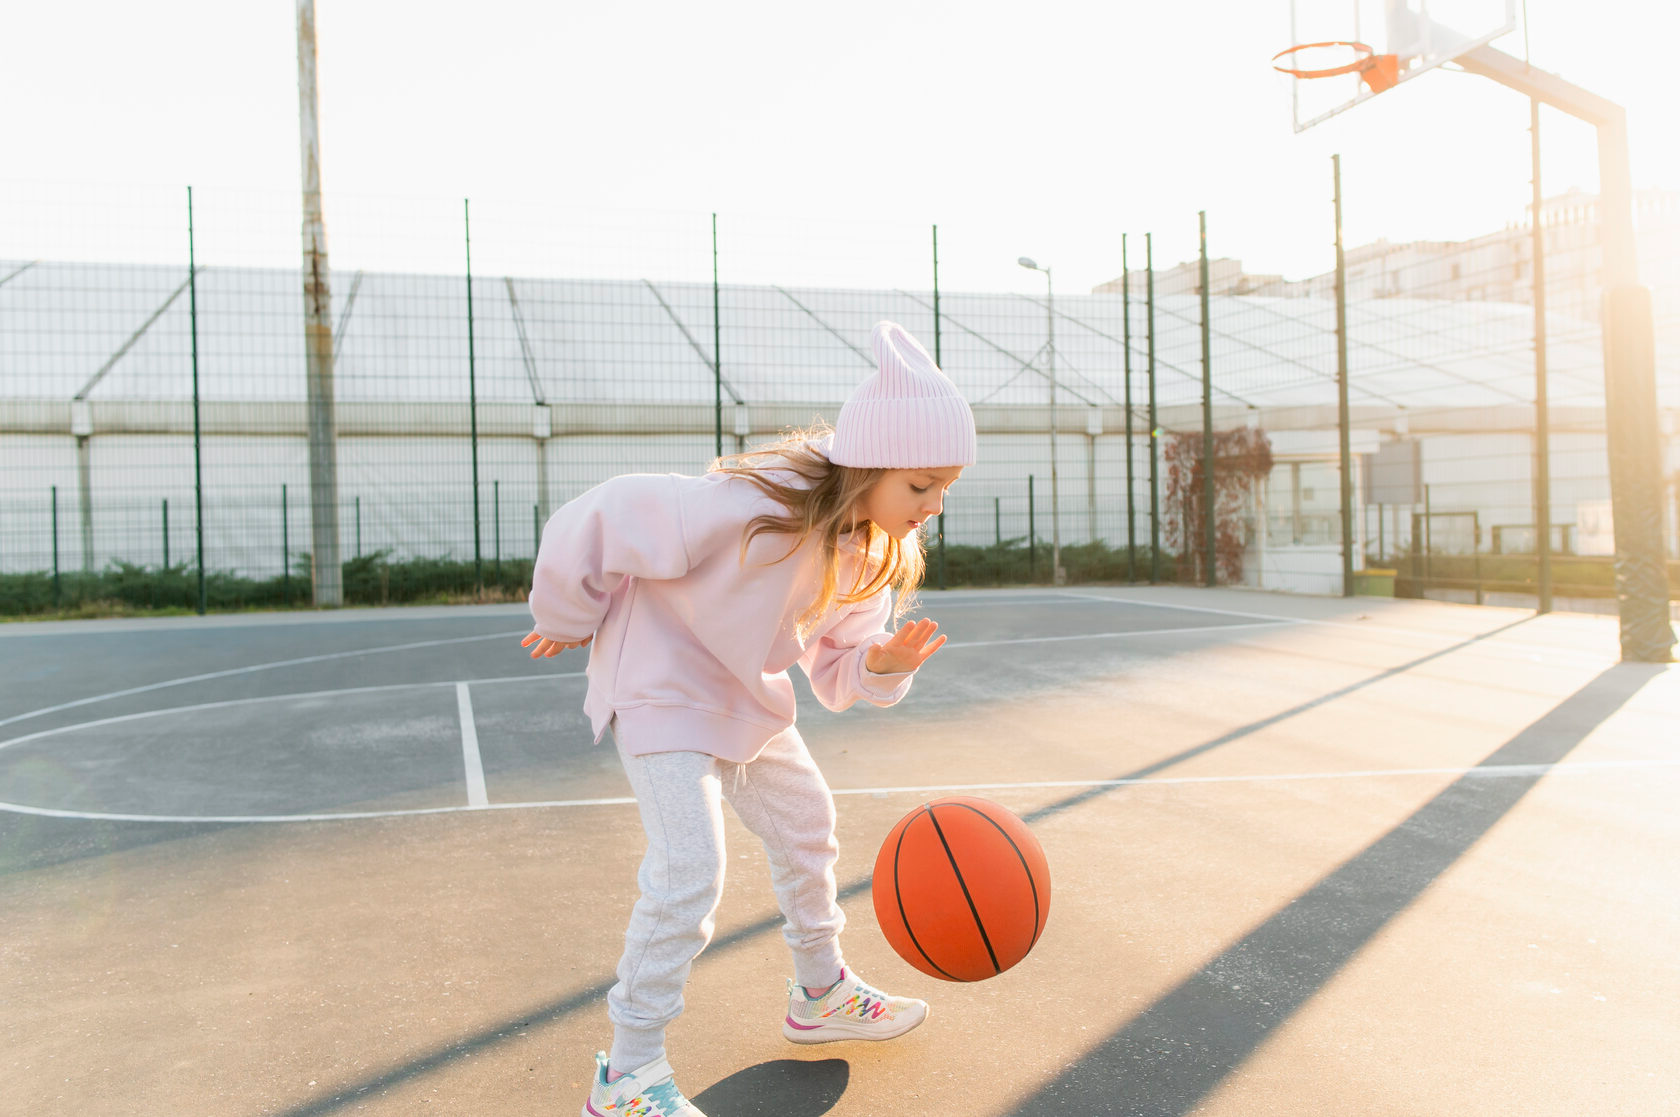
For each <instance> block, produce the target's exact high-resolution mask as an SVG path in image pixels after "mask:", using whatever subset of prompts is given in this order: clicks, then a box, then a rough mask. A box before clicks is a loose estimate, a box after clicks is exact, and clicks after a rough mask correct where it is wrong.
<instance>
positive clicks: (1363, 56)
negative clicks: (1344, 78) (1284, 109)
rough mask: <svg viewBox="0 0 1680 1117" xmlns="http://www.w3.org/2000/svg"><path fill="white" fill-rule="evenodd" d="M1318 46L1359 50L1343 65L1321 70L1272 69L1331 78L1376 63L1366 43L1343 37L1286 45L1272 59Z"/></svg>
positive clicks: (1299, 76)
mask: <svg viewBox="0 0 1680 1117" xmlns="http://www.w3.org/2000/svg"><path fill="white" fill-rule="evenodd" d="M1319 47H1349V48H1351V49H1353V50H1356V51H1359V52H1360V54H1359V57H1358V58H1355V59H1354V60H1353V61H1352V62H1349V63H1348V64H1347V65H1345V66H1331V67H1328V68H1326V69H1322V70H1300V69H1296V68H1295V67H1292V66H1273V67H1272V69H1274V70H1276V71H1277V72H1278V73H1280V74H1290V75H1292V76H1294V77H1297V78H1333V77H1336V76H1337V75H1338V74H1352V73H1357V72H1358V71H1360V70H1365V69H1369V68H1370V67H1372V66H1375V65H1376V61H1375V59H1374V56H1373V54H1372V51H1371V48H1370V46H1369V45H1368V44H1366V43H1356V42H1352V41H1351V40H1345V39H1335V40H1332V41H1330V42H1327V43H1300V44H1298V45H1296V46H1292V47H1287V48H1285V49H1283V50H1280V51H1278V52H1277V53H1276V54H1274V55H1272V61H1273V62H1276V61H1277V60H1278V59H1280V58H1282V57H1283V56H1284V55H1286V54H1294V53H1295V52H1296V51H1298V50H1314V49H1317V48H1319Z"/></svg>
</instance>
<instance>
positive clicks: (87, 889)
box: [0, 587, 1680, 1117]
mask: <svg viewBox="0 0 1680 1117" xmlns="http://www.w3.org/2000/svg"><path fill="white" fill-rule="evenodd" d="M922 609H923V612H925V613H926V615H929V616H932V617H934V618H935V619H936V620H938V621H939V622H940V623H941V625H942V629H943V631H945V632H946V633H947V634H948V635H949V637H950V641H951V642H950V644H949V645H947V647H946V648H944V649H943V650H941V651H940V652H939V653H938V654H937V655H935V656H934V658H933V659H932V660H931V661H930V662H929V663H928V664H927V665H926V666H925V667H924V668H923V670H922V672H921V674H920V676H919V677H918V679H917V681H916V684H915V686H914V688H913V689H912V691H911V693H910V695H909V697H908V698H907V699H906V700H905V701H904V702H903V703H902V704H900V705H899V706H897V707H895V708H892V709H889V710H878V709H874V708H871V707H867V706H860V707H854V708H853V709H851V710H848V711H846V712H844V713H839V714H835V713H831V712H829V711H827V710H824V709H822V708H821V707H820V706H819V705H818V704H817V703H816V702H815V700H814V699H812V698H811V697H810V693H809V689H808V688H807V687H806V686H805V683H804V680H803V678H802V677H800V676H797V674H796V686H797V687H798V688H799V692H800V694H801V704H800V721H799V725H800V729H801V730H802V732H803V733H804V735H805V737H806V740H807V741H808V743H809V744H810V747H811V750H812V752H813V754H814V755H815V756H816V758H817V760H818V761H819V763H820V764H821V765H822V767H823V769H824V772H825V773H826V775H827V777H828V779H829V781H830V783H831V784H832V786H833V788H834V790H835V793H836V801H837V803H838V807H839V814H840V843H841V854H840V864H839V870H838V872H839V878H840V887H841V896H842V901H841V902H842V905H843V907H844V908H845V909H846V912H847V915H848V919H849V923H848V927H847V930H846V932H845V937H844V940H843V941H844V943H845V947H846V953H847V957H848V961H849V962H850V963H851V965H852V966H853V967H855V969H856V970H857V971H858V972H860V973H861V974H862V975H863V976H864V977H865V978H867V979H868V980H870V981H872V982H873V983H874V984H877V985H879V986H882V987H884V988H886V989H888V990H890V991H892V992H902V993H905V994H908V995H912V996H919V997H922V998H924V999H926V1000H928V1001H929V1002H930V1003H931V1005H932V1015H931V1017H930V1019H929V1021H928V1022H927V1023H926V1024H925V1025H923V1026H922V1027H921V1028H920V1029H918V1030H917V1031H915V1032H912V1033H910V1034H909V1035H907V1036H905V1037H903V1038H901V1039H899V1040H895V1041H893V1042H890V1043H886V1044H881V1045H866V1044H857V1043H849V1044H848V1043H842V1044H834V1045H829V1046H825V1047H815V1048H801V1047H795V1046H794V1045H791V1044H788V1043H786V1042H785V1041H784V1040H783V1039H782V1038H781V1034H780V1024H781V1019H782V1015H783V1012H784V1009H785V996H786V994H785V979H786V977H788V976H789V975H790V974H791V968H790V965H789V963H788V959H787V954H786V949H785V947H784V946H783V944H782V940H781V936H780V932H779V920H778V918H777V915H776V912H775V907H774V900H773V898H772V895H771V892H770V888H769V881H768V876H767V871H766V865H765V859H764V856H763V852H762V850H761V848H759V847H758V845H757V843H756V840H755V839H753V838H752V837H751V835H749V834H748V833H747V832H746V831H745V829H744V828H743V827H741V826H740V825H739V824H738V822H736V820H735V819H734V818H733V816H730V818H729V820H728V826H729V840H730V858H731V872H730V875H729V880H728V883H727V885H726V894H725V899H724V903H723V906H722V908H721V910H720V912H719V915H718V928H717V935H716V938H715V939H714V941H713V944H712V946H711V947H710V948H709V949H708V950H707V951H706V952H705V953H704V954H703V955H702V956H701V957H700V959H699V961H698V962H697V964H696V966H695V969H694V973H693V978H692V981H691V984H690V987H689V990H688V996H687V1005H688V1007H687V1011H686V1012H685V1013H684V1015H683V1017H682V1018H681V1019H680V1020H679V1021H678V1022H677V1023H676V1024H675V1025H674V1026H673V1027H672V1029H671V1032H670V1035H669V1050H670V1055H671V1060H672V1064H673V1065H674V1066H675V1067H676V1069H677V1073H678V1083H679V1084H680V1085H681V1086H682V1087H683V1089H684V1090H685V1091H686V1092H687V1093H688V1094H689V1096H690V1097H691V1098H693V1099H694V1100H695V1101H696V1103H697V1104H698V1105H700V1106H701V1107H702V1108H703V1109H704V1110H705V1111H706V1112H707V1114H708V1115H709V1117H730V1115H742V1114H764V1115H770V1114H774V1115H777V1117H815V1115H818V1114H825V1113H833V1114H851V1115H858V1117H882V1115H886V1114H899V1113H928V1114H958V1115H963V1117H994V1115H995V1117H1006V1115H1007V1117H1026V1115H1039V1114H1043V1115H1050V1114H1081V1115H1084V1114H1105V1115H1106V1114H1150V1115H1156V1114H1159V1115H1175V1117H1176V1115H1184V1114H1191V1113H1195V1114H1212V1115H1220V1117H1252V1115H1257V1114H1280V1115H1281V1114H1289V1115H1297V1114H1309V1113H1310V1114H1360V1115H1371V1114H1395V1115H1400V1114H1406V1115H1416V1114H1442V1115H1448V1114H1450V1115H1482V1114H1524V1115H1536V1114H1548V1115H1549V1114H1556V1115H1559V1117H1563V1115H1571V1117H1573V1115H1579V1114H1592V1115H1594V1117H1598V1115H1610V1114H1639V1115H1645V1114H1661V1113H1675V1112H1680V1102H1677V1101H1676V1099H1677V1098H1680V1061H1677V1060H1676V1057H1675V1052H1676V1051H1677V1050H1680V1011H1677V1010H1676V1005H1677V1004H1680V951H1677V949H1676V944H1680V812H1677V811H1676V810H1675V809H1674V804H1675V803H1676V802H1677V801H1680V667H1674V666H1668V667H1662V666H1652V665H1638V664H1622V663H1619V662H1618V659H1617V645H1616V628H1615V621H1614V619H1613V618H1601V617H1587V616H1577V615H1561V614H1559V615H1552V616H1546V617H1535V616H1534V615H1533V614H1531V613H1528V612H1522V611H1516V610H1504V609H1495V608H1472V607H1461V606H1452V605H1443V604H1436V603H1430V602H1408V601H1393V600H1378V599H1351V600H1339V599H1320V598H1300V597H1286V596H1280V595H1273V594H1264V593H1247V592H1242V591H1234V590H1198V589H1190V588H1183V587H1160V588H1147V587H1128V588H1115V587H1092V588H1078V589H1068V590H1049V589H1022V590H999V591H989V592H979V591H974V592H967V591H965V592H952V593H938V592H928V593H925V594H924V595H923V600H922ZM527 621H528V615H527V614H526V613H525V611H524V608H523V607H522V606H491V607H483V608H454V609H406V610H383V611H374V610H368V611H356V610H347V611H344V612H340V613H335V614H313V613H309V614H303V613H300V614H281V615H272V616H257V615H240V616H228V617H211V618H184V619H169V620H140V621H109V622H81V623H65V624H57V623H55V624H12V625H5V626H0V666H3V670H0V986H3V988H4V990H5V994H4V1005H5V1008H4V1012H0V1051H3V1052H4V1054H3V1056H0V1073H3V1080H4V1088H3V1090H0V1111H4V1112H6V1113H8V1114H9V1113H18V1114H30V1115H35V1114H59V1113H62V1114H76V1115H92V1114H113V1115H115V1114H123V1115H133V1114H168V1115H178V1114H183V1115H184V1114H195V1115H197V1114H216V1115H221V1114H227V1115H247V1114H250V1115H255V1114H275V1115H282V1117H306V1115H326V1114H413V1113H419V1112H435V1113H448V1114H515V1113H560V1114H571V1113H576V1112H578V1110H579V1109H580V1108H581V1106H582V1102H583V1096H584V1091H585V1090H586V1089H587V1079H588V1075H589V1073H590V1072H591V1070H592V1068H593V1058H592V1057H593V1055H594V1053H595V1051H596V1050H597V1049H599V1048H602V1047H605V1046H606V1045H607V1044H608V1043H609V1041H610V1028H609V1025H608V1022H607V1019H606V1010H605V1004H604V996H605V993H606V990H607V988H608V987H609V986H610V985H611V983H612V980H613V968H614V966H615V964H616V962H617V958H618V951H619V947H620V945H621V943H622V936H623V931H624V925H625V922H626V919H627V917H628V914H629V910H630V907H631V905H632V903H633V902H634V900H635V872H636V865H637V862H638V861H639V859H640V856H641V852H642V848H643V839H642V831H641V826H640V823H639V821H638V818H637V813H636V809H635V806H634V803H633V802H632V800H630V798H629V791H628V785H627V784H626V782H625V780H624V777H623V774H622V772H621V771H620V769H619V766H618V762H617V758H616V755H615V754H614V752H613V751H612V749H611V748H610V746H608V745H601V746H595V745H592V743H591V741H590V736H591V735H590V732H589V729H588V726H587V724H586V722H585V720H584V718H583V716H582V712H581V705H582V699H583V694H584V687H585V680H584V678H583V668H584V664H585V662H586V656H587V651H573V652H567V653H564V654H563V655H562V656H560V657H558V658H556V659H553V660H548V661H543V662H540V663H538V662H532V661H531V660H530V659H528V658H527V657H526V655H525V654H524V652H523V651H522V649H521V648H520V647H519V644H518V642H519V638H520V637H521V636H522V635H523V634H524V633H525V632H526V631H527V630H528V623H527ZM952 793H963V794H972V795H979V796H983V797H985V798H989V799H993V800H995V801H997V802H999V803H1002V804H1003V805H1005V806H1007V807H1009V808H1011V809H1012V810H1014V811H1016V812H1017V813H1019V814H1020V815H1021V816H1022V817H1023V818H1025V819H1026V820H1027V822H1028V823H1029V825H1030V826H1031V827H1032V828H1033V830H1034V832H1035V833H1036V834H1037V835H1038V837H1039V839H1040V841H1041V842H1042V844H1043V846H1044V848H1045V851H1046V854H1047V856H1048V859H1049V864H1050V868H1051V873H1052V878H1053V898H1052V902H1051V908H1050V917H1049V924H1048V927H1047V929H1046V932H1045V935H1044V937H1043V939H1042V940H1041V941H1040V942H1039V944H1038V946H1037V947H1036V949H1035V950H1034V951H1033V953H1032V954H1031V955H1030V956H1029V957H1028V958H1027V959H1026V960H1025V961H1024V962H1022V963H1021V964H1020V965H1019V966H1017V967H1016V968H1015V969H1013V970H1010V971H1009V972H1008V973H1005V974H1003V975H1002V976H1000V977H997V978H994V979H992V980H989V981H985V982H978V983H973V984H957V983H947V982H941V981H937V980H934V979H931V978H928V977H925V976H924V975H922V974H920V973H919V972H917V971H915V970H914V969H912V968H911V967H910V966H909V965H907V964H906V963H904V962H903V961H902V960H900V959H899V958H898V957H897V956H896V955H894V954H893V953H892V951H891V949H890V948H889V947H888V945H887V944H886V942H885V940H884V939H883V938H882V936H881V933H880V930H879V928H878V926H877V924H876V921H875V915H874V910H873V907H872V904H871V900H870V892H869V874H870V870H871V868H872V866H873V863H874V858H875V853H876V850H877V848H878V847H879V845H880V843H881V841H882V839H883V838H884V837H885V836H886V834H887V833H888V831H889V830H890V829H891V828H892V826H893V824H894V823H895V822H896V821H897V820H898V819H899V818H900V817H902V816H903V815H904V814H905V813H906V812H908V811H909V810H911V809H912V808H914V807H915V806H917V805H918V804H919V803H922V802H925V801H926V800H927V799H929V798H932V797H936V796H938V795H941V794H952Z"/></svg>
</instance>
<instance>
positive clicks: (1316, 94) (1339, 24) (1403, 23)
mask: <svg viewBox="0 0 1680 1117" xmlns="http://www.w3.org/2000/svg"><path fill="white" fill-rule="evenodd" d="M1516 26H1517V0H1289V27H1288V30H1287V32H1286V34H1287V35H1288V40H1287V41H1286V42H1280V43H1279V44H1278V45H1277V46H1276V47H1273V48H1272V50H1270V51H1267V54H1268V55H1270V54H1271V53H1272V52H1273V51H1276V50H1280V49H1282V48H1284V47H1292V46H1298V45H1300V44H1304V43H1330V42H1335V43H1342V44H1345V43H1363V44H1366V45H1368V46H1369V47H1370V48H1371V53H1372V54H1373V55H1377V56H1381V55H1386V54H1392V55H1394V56H1395V58H1396V60H1397V62H1398V75H1397V78H1398V81H1399V82H1404V81H1407V80H1409V79H1411V78H1415V77H1417V76H1418V75H1419V74H1423V73H1427V72H1428V71H1430V70H1433V69H1434V68H1435V67H1437V66H1440V65H1442V64H1444V63H1447V62H1451V61H1452V60H1453V59H1454V58H1457V57H1458V56H1459V55H1461V54H1463V53H1464V52H1465V51H1468V50H1473V49H1475V48H1476V47H1479V46H1482V45H1484V44H1486V43H1490V42H1492V41H1493V40H1494V39H1497V38H1499V37H1500V36H1501V35H1505V34H1509V33H1510V32H1511V31H1514V30H1515V29H1516ZM1356 57H1357V52H1356V51H1353V50H1350V49H1348V48H1346V47H1345V46H1337V47H1321V48H1317V49H1314V50H1302V51H1300V52H1299V53H1298V54H1296V55H1295V56H1293V57H1289V56H1286V57H1285V58H1282V59H1279V60H1278V62H1279V64H1283V65H1293V66H1295V67H1297V68H1301V69H1327V68H1331V67H1336V66H1341V65H1343V64H1346V63H1348V62H1351V61H1354V60H1355V58H1356ZM1289 82H1290V85H1291V87H1292V89H1293V92H1292V94H1291V102H1292V107H1293V110H1294V119H1295V131H1297V132H1304V131H1306V130H1307V129H1308V128H1311V127H1312V126H1313V125H1315V124H1320V123H1322V122H1324V121H1326V120H1329V119H1330V118H1331V117H1332V116H1335V115H1336V114H1338V113H1342V112H1346V111H1347V110H1348V109H1351V108H1353V107H1354V106H1355V105H1357V104H1360V103H1361V102H1364V101H1368V100H1370V99H1371V98H1372V97H1375V96H1376V93H1374V92H1372V90H1371V86H1370V84H1369V83H1367V82H1366V81H1364V80H1362V78H1361V76H1360V74H1359V73H1357V72H1353V73H1345V74H1338V75H1336V76H1334V77H1325V78H1290V79H1289Z"/></svg>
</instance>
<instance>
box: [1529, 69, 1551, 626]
mask: <svg viewBox="0 0 1680 1117" xmlns="http://www.w3.org/2000/svg"><path fill="white" fill-rule="evenodd" d="M1528 139H1529V160H1530V163H1531V164H1532V166H1533V168H1534V206H1533V214H1532V220H1533V230H1532V231H1533V236H1534V240H1533V244H1534V253H1533V255H1534V275H1533V280H1534V558H1535V563H1536V567H1537V569H1536V570H1535V596H1536V598H1537V599H1538V600H1537V601H1536V603H1535V604H1536V611H1537V612H1540V613H1550V612H1551V611H1552V435H1551V417H1550V405H1549V404H1548V401H1547V392H1546V235H1545V227H1544V225H1543V224H1542V223H1541V220H1540V210H1541V204H1542V198H1543V196H1542V194H1541V187H1540V102H1539V100H1537V99H1535V98H1532V97H1531V98H1529V101H1528Z"/></svg>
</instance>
